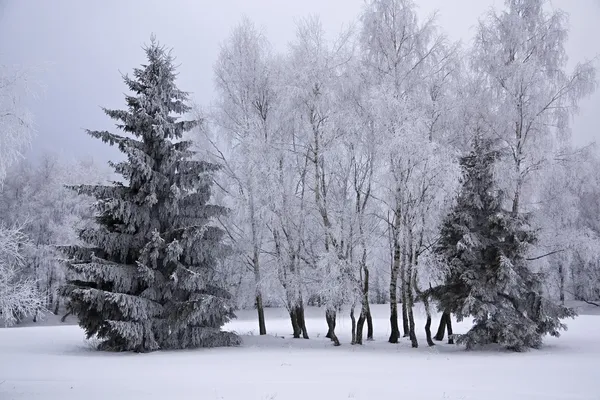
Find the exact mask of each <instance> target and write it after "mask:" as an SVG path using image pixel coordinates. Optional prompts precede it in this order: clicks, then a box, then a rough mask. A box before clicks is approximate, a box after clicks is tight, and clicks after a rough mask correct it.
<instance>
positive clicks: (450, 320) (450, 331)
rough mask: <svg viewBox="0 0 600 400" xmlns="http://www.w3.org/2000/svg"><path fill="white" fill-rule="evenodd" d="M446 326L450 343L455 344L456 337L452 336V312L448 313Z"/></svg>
mask: <svg viewBox="0 0 600 400" xmlns="http://www.w3.org/2000/svg"><path fill="white" fill-rule="evenodd" d="M446 327H447V328H448V344H454V337H453V336H452V335H453V333H452V319H451V318H450V314H449V313H448V314H446Z"/></svg>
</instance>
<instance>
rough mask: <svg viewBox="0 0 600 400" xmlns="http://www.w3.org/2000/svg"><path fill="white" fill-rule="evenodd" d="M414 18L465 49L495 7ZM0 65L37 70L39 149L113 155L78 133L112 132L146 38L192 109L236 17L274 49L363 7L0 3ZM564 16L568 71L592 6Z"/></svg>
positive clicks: (564, 2)
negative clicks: (165, 51)
mask: <svg viewBox="0 0 600 400" xmlns="http://www.w3.org/2000/svg"><path fill="white" fill-rule="evenodd" d="M416 1H417V4H418V5H419V7H420V10H419V12H420V13H421V15H422V16H425V15H428V14H429V13H431V12H433V11H434V10H436V9H437V10H439V16H438V22H439V25H440V26H441V27H442V28H443V29H444V30H445V31H446V33H447V34H448V35H449V37H450V38H451V39H455V40H462V41H463V42H464V43H465V44H468V43H469V42H470V40H471V37H472V35H473V32H474V26H475V24H476V22H477V19H478V18H479V17H480V16H481V15H482V14H483V13H484V12H485V11H486V10H488V9H489V7H491V6H496V7H500V6H502V5H503V1H502V0H452V1H449V0H416ZM0 3H1V4H0V63H3V64H21V65H26V66H36V65H44V68H45V70H44V72H43V73H41V74H40V76H39V79H40V81H41V82H43V84H44V91H43V93H42V94H41V96H39V98H38V99H37V100H35V101H34V102H32V104H31V109H32V111H33V113H34V114H35V118H36V126H37V131H38V135H37V139H36V142H35V143H34V150H33V151H34V154H40V152H41V151H42V150H51V151H54V152H59V153H63V154H64V155H65V156H74V157H77V156H82V155H93V156H94V158H96V159H99V160H104V159H106V158H109V157H113V156H114V155H115V153H114V152H113V151H111V150H109V148H108V146H107V145H105V144H102V143H100V142H99V141H98V140H96V139H91V138H89V137H88V136H87V135H86V134H85V133H84V132H83V130H82V129H83V128H90V129H112V127H113V122H112V121H111V120H110V119H108V117H106V116H105V115H104V114H103V113H102V111H101V110H100V108H99V107H100V106H106V107H108V108H122V107H123V106H124V98H123V93H124V92H125V86H124V84H123V83H122V80H121V77H120V74H119V71H121V72H123V73H126V72H130V71H131V69H132V68H133V67H135V66H138V65H139V64H140V63H141V62H143V61H145V60H144V54H143V52H142V50H141V46H142V45H143V44H144V43H147V42H148V41H149V37H150V34H151V33H152V32H154V33H156V34H157V37H158V39H159V40H160V41H161V42H162V43H163V44H165V45H167V46H169V47H173V48H174V54H175V55H176V57H177V60H178V62H179V63H181V67H180V69H179V72H180V76H179V81H178V83H179V86H180V88H181V89H183V90H187V91H190V92H192V98H193V100H194V101H195V102H198V103H200V104H208V103H210V101H211V98H212V93H213V73H212V66H213V63H214V62H215V60H216V57H217V53H218V49H219V43H220V42H222V41H223V40H224V39H225V38H226V37H227V35H228V34H229V32H230V30H231V29H232V27H233V26H235V25H236V24H237V23H238V22H239V20H240V18H241V17H242V16H243V15H247V16H248V17H250V19H252V20H253V21H254V22H255V23H256V24H257V25H258V26H260V27H262V28H263V29H264V30H265V31H266V33H267V35H268V37H269V38H270V40H271V42H272V43H273V44H274V45H275V47H276V48H278V49H285V45H286V43H287V42H289V41H290V40H292V39H293V35H294V21H295V20H296V19H297V18H298V17H303V16H307V15H309V14H316V15H319V16H320V17H321V19H322V22H323V25H324V27H325V29H326V30H327V31H329V32H332V33H335V32H337V31H339V30H340V28H341V26H342V25H343V24H345V23H348V22H351V21H353V20H355V19H356V17H357V16H358V14H359V12H360V9H361V7H362V4H363V0H211V1H209V0H196V1H194V0H104V1H87V0H53V1H50V0H4V1H3V0H0ZM552 5H553V7H557V8H561V9H563V10H564V11H566V12H568V13H569V14H570V35H569V41H568V43H567V52H568V54H569V57H570V64H571V65H570V66H572V65H573V64H574V63H575V62H577V61H582V60H585V59H591V58H593V57H595V56H597V55H599V54H600V1H599V0H553V1H552ZM573 137H574V140H575V142H576V143H577V144H585V143H587V142H590V141H592V140H596V137H598V139H600V92H597V93H596V94H595V95H593V96H592V97H590V98H589V99H587V100H585V101H584V102H583V103H582V105H581V110H580V113H579V115H578V116H577V117H576V118H575V120H574V123H573Z"/></svg>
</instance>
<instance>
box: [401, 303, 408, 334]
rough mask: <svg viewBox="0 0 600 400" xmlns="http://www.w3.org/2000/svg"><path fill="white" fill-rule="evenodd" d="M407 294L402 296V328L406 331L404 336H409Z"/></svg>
mask: <svg viewBox="0 0 600 400" xmlns="http://www.w3.org/2000/svg"><path fill="white" fill-rule="evenodd" d="M405 297H406V296H402V329H403V331H404V335H403V337H408V335H409V332H408V331H409V328H408V313H407V312H406V299H405Z"/></svg>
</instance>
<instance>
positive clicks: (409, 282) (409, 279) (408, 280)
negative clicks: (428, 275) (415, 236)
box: [403, 242, 419, 348]
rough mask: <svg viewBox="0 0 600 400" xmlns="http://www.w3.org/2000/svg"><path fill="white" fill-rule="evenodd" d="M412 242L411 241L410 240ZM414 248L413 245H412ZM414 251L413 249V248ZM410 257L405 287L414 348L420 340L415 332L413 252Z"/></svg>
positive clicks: (410, 333) (411, 341)
mask: <svg viewBox="0 0 600 400" xmlns="http://www.w3.org/2000/svg"><path fill="white" fill-rule="evenodd" d="M409 243H410V242H409ZM411 249H412V246H411ZM411 251H412V250H411ZM407 258H408V260H407V261H408V270H407V271H406V276H403V278H404V279H405V284H404V285H403V287H405V288H406V300H407V301H406V313H407V314H408V327H409V337H410V343H411V345H412V347H413V348H417V347H419V342H418V341H417V334H416V332H415V318H414V315H413V306H414V301H415V300H414V297H413V285H412V284H413V256H412V254H411V256H410V257H407Z"/></svg>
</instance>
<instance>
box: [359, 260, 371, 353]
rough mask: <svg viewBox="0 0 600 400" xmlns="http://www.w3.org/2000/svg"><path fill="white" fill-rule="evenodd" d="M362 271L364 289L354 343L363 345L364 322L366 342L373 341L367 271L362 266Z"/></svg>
mask: <svg viewBox="0 0 600 400" xmlns="http://www.w3.org/2000/svg"><path fill="white" fill-rule="evenodd" d="M363 271H364V287H363V298H362V304H361V310H360V316H359V318H358V325H357V327H356V343H357V344H363V340H362V337H363V328H364V325H365V320H366V321H367V340H373V318H371V307H370V306H369V269H368V268H367V267H366V266H363Z"/></svg>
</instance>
